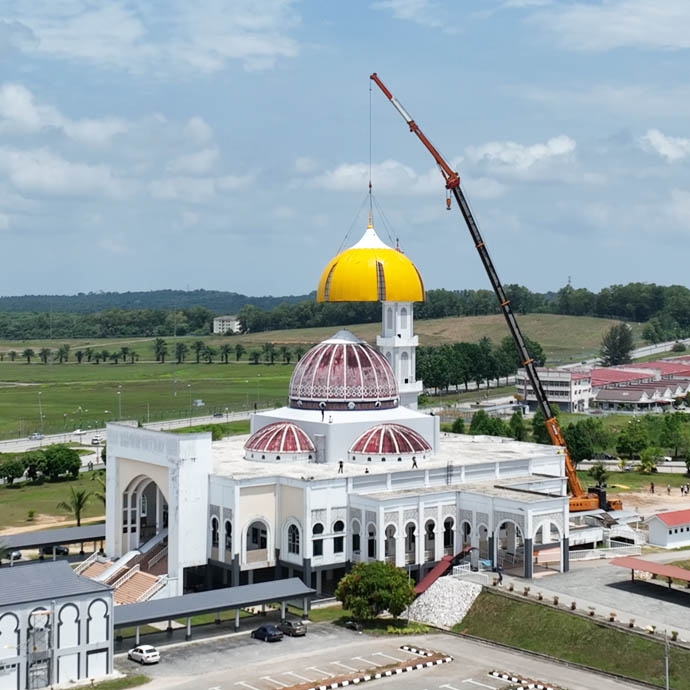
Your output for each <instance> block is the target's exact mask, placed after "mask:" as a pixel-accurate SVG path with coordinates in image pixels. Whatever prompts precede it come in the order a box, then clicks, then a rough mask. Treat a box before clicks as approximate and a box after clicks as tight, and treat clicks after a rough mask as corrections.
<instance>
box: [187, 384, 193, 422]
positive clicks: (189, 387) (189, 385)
mask: <svg viewBox="0 0 690 690" xmlns="http://www.w3.org/2000/svg"><path fill="white" fill-rule="evenodd" d="M187 390H188V391H189V426H192V384H191V383H188V384H187Z"/></svg>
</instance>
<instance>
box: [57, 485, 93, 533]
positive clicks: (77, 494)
mask: <svg viewBox="0 0 690 690" xmlns="http://www.w3.org/2000/svg"><path fill="white" fill-rule="evenodd" d="M90 498H91V492H90V491H87V490H86V489H75V488H74V487H73V486H70V495H69V498H68V499H67V500H66V501H60V503H58V504H57V509H58V510H65V511H67V512H68V513H71V514H72V515H73V516H74V519H75V520H76V521H77V527H81V516H82V514H83V512H84V510H85V509H86V506H87V505H88V503H89V499H90Z"/></svg>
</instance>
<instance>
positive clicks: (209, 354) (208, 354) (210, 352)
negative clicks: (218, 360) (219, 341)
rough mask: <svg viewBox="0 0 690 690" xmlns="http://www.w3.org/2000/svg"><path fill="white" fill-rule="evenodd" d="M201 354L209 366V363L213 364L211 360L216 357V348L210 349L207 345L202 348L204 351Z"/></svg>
mask: <svg viewBox="0 0 690 690" xmlns="http://www.w3.org/2000/svg"><path fill="white" fill-rule="evenodd" d="M202 354H203V357H204V362H206V364H211V363H212V362H213V358H214V357H215V356H216V354H217V353H216V348H215V347H211V346H210V345H207V346H206V347H205V348H204V351H203V353H202Z"/></svg>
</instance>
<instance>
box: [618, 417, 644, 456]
mask: <svg viewBox="0 0 690 690" xmlns="http://www.w3.org/2000/svg"><path fill="white" fill-rule="evenodd" d="M648 445H649V433H648V432H647V427H646V425H645V424H644V423H643V422H642V420H641V419H640V418H639V417H633V418H632V419H631V420H629V421H628V423H627V425H626V426H625V427H624V428H623V429H622V430H621V432H620V433H619V434H618V439H617V441H616V452H617V453H619V454H620V455H627V456H628V457H630V458H633V457H635V456H639V455H640V453H641V452H642V451H643V450H644V449H645V448H646V447H647V446H648Z"/></svg>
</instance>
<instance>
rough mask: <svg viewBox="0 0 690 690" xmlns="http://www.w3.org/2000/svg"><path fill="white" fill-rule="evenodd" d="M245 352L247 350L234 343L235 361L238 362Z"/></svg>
mask: <svg viewBox="0 0 690 690" xmlns="http://www.w3.org/2000/svg"><path fill="white" fill-rule="evenodd" d="M246 351H247V348H246V347H245V346H244V345H242V343H235V361H236V362H239V361H240V360H241V359H242V355H243V354H244V353H245V352H246Z"/></svg>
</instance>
